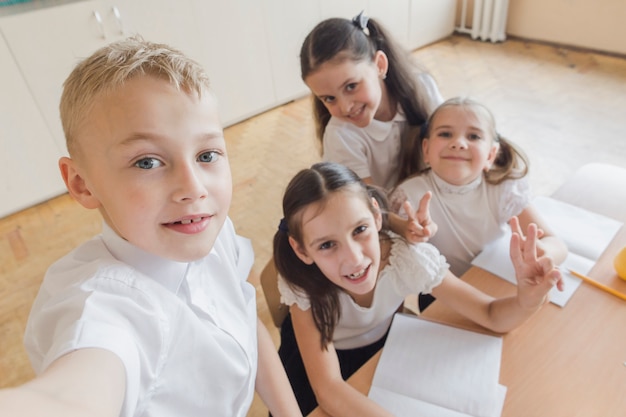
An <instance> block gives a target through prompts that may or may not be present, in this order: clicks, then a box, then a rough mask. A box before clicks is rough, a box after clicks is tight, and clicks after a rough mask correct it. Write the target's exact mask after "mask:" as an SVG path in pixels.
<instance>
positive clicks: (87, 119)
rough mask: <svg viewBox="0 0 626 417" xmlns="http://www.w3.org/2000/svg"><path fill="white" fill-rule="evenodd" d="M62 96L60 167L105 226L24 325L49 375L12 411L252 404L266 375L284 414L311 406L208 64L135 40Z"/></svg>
mask: <svg viewBox="0 0 626 417" xmlns="http://www.w3.org/2000/svg"><path fill="white" fill-rule="evenodd" d="M60 109H61V119H62V121H63V128H64V131H65V135H66V139H67V147H68V150H69V154H70V157H69V158H68V157H63V158H61V160H60V161H59V167H60V170H61V174H62V176H63V179H64V181H65V183H66V185H67V189H68V191H69V193H70V194H71V195H72V197H73V198H74V199H76V201H78V202H79V203H80V204H82V205H83V206H84V207H86V208H89V209H98V210H99V211H100V213H101V214H102V217H103V219H104V225H103V232H102V234H101V235H99V236H97V237H95V238H94V239H92V240H90V241H89V242H86V243H85V244H83V245H81V246H80V247H78V248H77V249H75V250H74V251H72V252H71V253H70V254H68V255H67V256H65V257H64V258H62V259H61V260H59V261H58V262H56V263H55V264H54V265H52V267H51V268H50V269H49V270H48V272H47V274H46V277H45V278H44V282H43V284H42V287H41V289H40V292H39V295H38V296H37V299H36V300H35V302H34V304H33V308H32V311H31V315H30V317H29V322H28V325H27V329H26V335H25V344H26V347H27V351H28V353H29V355H30V358H31V361H32V363H33V367H34V368H35V371H36V372H37V374H38V376H37V377H36V378H35V379H33V380H32V381H30V382H28V383H26V384H24V385H22V386H20V387H16V388H13V389H9V390H4V391H1V392H0V415H11V416H19V415H24V416H36V415H46V416H52V415H59V416H64V417H68V416H73V415H77V416H78V415H80V416H86V415H92V416H139V415H141V416H174V415H179V416H186V417H192V416H203V417H206V416H225V417H226V416H228V417H230V416H241V417H243V416H245V415H246V413H247V411H248V408H249V406H250V403H251V401H252V398H253V393H254V389H255V386H256V389H257V392H258V393H259V394H260V396H261V398H262V399H263V400H264V401H265V403H266V404H267V406H268V408H269V409H270V411H271V412H272V413H273V414H274V415H275V416H281V415H282V416H293V415H296V416H297V415H300V413H299V410H298V406H297V404H296V402H295V398H294V397H293V393H292V392H291V389H290V387H289V382H288V381H287V379H286V376H285V374H284V371H283V369H282V366H281V363H280V361H279V359H278V356H277V355H276V352H275V349H274V345H273V343H272V341H271V339H270V337H269V334H268V333H267V331H266V329H265V328H264V327H263V325H262V324H261V323H260V322H259V321H258V319H257V316H256V301H255V291H254V288H253V287H252V286H251V285H250V284H249V283H248V282H246V277H247V275H248V272H249V270H250V267H251V265H252V259H253V253H252V249H251V245H250V244H249V242H248V241H247V240H245V239H243V238H241V237H239V236H237V235H236V234H235V231H234V228H233V225H232V223H231V221H230V220H229V219H228V217H227V213H228V209H229V206H230V202H231V192H232V183H231V173H230V167H229V163H228V158H227V153H226V146H225V141H224V137H223V134H222V127H221V124H220V121H219V119H218V112H217V107H216V102H215V98H214V97H213V95H212V94H211V92H210V91H209V89H208V78H207V76H206V75H205V73H204V71H203V70H202V69H201V68H200V67H199V66H198V64H196V63H195V62H193V61H192V60H190V59H188V58H187V57H185V56H184V55H183V54H181V53H180V52H178V51H176V50H174V49H172V48H170V47H168V46H166V45H158V44H153V43H150V42H146V41H144V40H142V39H140V38H138V37H134V38H129V39H126V40H124V41H120V42H117V43H113V44H111V45H109V46H107V47H104V48H102V49H100V50H98V51H96V52H95V53H94V54H93V55H92V56H91V57H89V58H87V59H85V60H84V61H83V62H81V63H79V64H78V65H77V67H76V68H75V69H74V71H73V72H72V73H71V74H70V76H69V77H68V79H67V80H66V82H65V84H64V91H63V95H62V98H61V106H60ZM77 227H79V225H77ZM257 368H258V369H257ZM5 412H6V414H5Z"/></svg>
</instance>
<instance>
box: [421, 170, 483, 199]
mask: <svg viewBox="0 0 626 417" xmlns="http://www.w3.org/2000/svg"><path fill="white" fill-rule="evenodd" d="M430 175H432V177H433V180H434V182H435V185H437V188H438V189H439V190H440V191H441V192H442V193H445V194H466V193H469V192H470V191H473V190H475V189H477V188H478V187H479V186H480V184H482V182H483V176H482V175H479V176H478V178H476V179H475V180H474V181H472V182H470V183H469V184H464V185H453V184H450V183H448V182H446V181H444V180H443V179H441V178H440V177H439V176H438V175H437V174H435V172H434V171H433V170H432V169H431V170H430Z"/></svg>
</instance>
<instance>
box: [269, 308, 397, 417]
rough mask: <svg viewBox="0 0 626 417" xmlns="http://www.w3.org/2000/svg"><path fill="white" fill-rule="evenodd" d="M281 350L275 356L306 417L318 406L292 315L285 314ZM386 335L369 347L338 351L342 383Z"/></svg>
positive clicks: (369, 356) (382, 343)
mask: <svg viewBox="0 0 626 417" xmlns="http://www.w3.org/2000/svg"><path fill="white" fill-rule="evenodd" d="M280 337H281V341H280V348H279V349H278V356H280V360H281V361H282V363H283V366H284V367H285V371H286V372H287V377H288V378H289V382H290V383H291V388H292V389H293V392H294V394H295V396H296V400H298V405H299V406H300V410H301V411H302V414H303V415H305V416H306V415H307V414H309V413H310V412H311V411H313V409H315V407H317V400H316V399H315V394H314V393H313V389H312V388H311V384H310V383H309V378H308V377H307V375H306V370H305V369H304V363H303V362H302V357H301V356H300V351H299V350H298V344H297V343H296V337H295V334H294V332H293V324H292V323H291V315H287V317H286V318H285V320H284V321H283V324H282V326H281V328H280ZM386 339H387V334H385V335H384V336H383V337H382V338H380V340H378V341H377V342H374V343H372V344H371V345H367V346H363V347H360V348H356V349H344V350H339V349H337V357H338V359H339V365H340V367H341V376H342V377H343V379H344V380H346V379H348V378H349V377H350V376H351V375H352V374H353V373H355V372H356V371H357V370H358V369H359V368H360V367H361V366H363V364H364V363H365V362H367V361H368V360H369V359H370V358H371V357H372V356H374V354H375V353H376V352H378V351H379V350H380V349H381V348H382V347H383V346H384V344H385V340H386Z"/></svg>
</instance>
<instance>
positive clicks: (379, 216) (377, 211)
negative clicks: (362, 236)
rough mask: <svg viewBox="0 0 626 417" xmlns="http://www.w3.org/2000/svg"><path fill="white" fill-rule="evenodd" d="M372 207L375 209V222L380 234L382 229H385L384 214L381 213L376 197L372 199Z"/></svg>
mask: <svg viewBox="0 0 626 417" xmlns="http://www.w3.org/2000/svg"><path fill="white" fill-rule="evenodd" d="M372 206H373V207H374V222H375V223H376V230H377V231H379V232H380V229H382V228H383V214H382V213H381V212H380V205H379V204H378V201H377V200H376V199H375V198H374V197H372Z"/></svg>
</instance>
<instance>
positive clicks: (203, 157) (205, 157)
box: [198, 151, 218, 162]
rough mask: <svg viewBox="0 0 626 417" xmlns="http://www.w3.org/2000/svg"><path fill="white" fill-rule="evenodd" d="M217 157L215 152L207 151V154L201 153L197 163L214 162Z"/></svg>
mask: <svg viewBox="0 0 626 417" xmlns="http://www.w3.org/2000/svg"><path fill="white" fill-rule="evenodd" d="M217 157H218V154H217V152H215V151H208V152H204V153H201V154H200V155H199V156H198V161H200V162H214V161H215V160H216V159H217Z"/></svg>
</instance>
